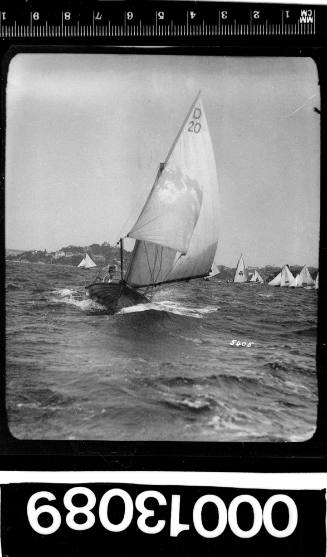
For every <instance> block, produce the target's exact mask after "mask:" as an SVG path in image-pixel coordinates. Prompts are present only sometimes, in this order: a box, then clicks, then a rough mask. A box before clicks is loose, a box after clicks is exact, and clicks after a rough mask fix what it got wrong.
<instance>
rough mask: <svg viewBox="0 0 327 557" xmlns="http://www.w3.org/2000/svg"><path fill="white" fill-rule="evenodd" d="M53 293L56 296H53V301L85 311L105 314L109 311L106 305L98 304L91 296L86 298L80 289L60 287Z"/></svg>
mask: <svg viewBox="0 0 327 557" xmlns="http://www.w3.org/2000/svg"><path fill="white" fill-rule="evenodd" d="M52 294H54V297H52V300H51V301H53V302H57V303H64V304H68V305H71V306H75V307H77V308H79V309H80V310H82V311H83V312H84V313H90V314H91V313H92V314H94V313H96V314H103V313H106V312H107V310H106V308H105V307H104V306H102V305H101V304H98V303H97V302H95V301H94V300H91V299H90V298H86V297H85V294H83V293H82V292H79V291H78V290H71V289H69V288H59V289H57V290H54V291H53V292H52Z"/></svg>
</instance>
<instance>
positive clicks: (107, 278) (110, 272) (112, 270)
mask: <svg viewBox="0 0 327 557" xmlns="http://www.w3.org/2000/svg"><path fill="white" fill-rule="evenodd" d="M115 273H116V265H108V272H107V274H106V275H105V276H104V277H103V279H102V282H112V281H113V279H114V276H115Z"/></svg>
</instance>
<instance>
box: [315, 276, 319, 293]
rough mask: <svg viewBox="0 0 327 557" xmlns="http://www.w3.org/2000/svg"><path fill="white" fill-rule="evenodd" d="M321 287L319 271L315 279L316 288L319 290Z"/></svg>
mask: <svg viewBox="0 0 327 557" xmlns="http://www.w3.org/2000/svg"><path fill="white" fill-rule="evenodd" d="M318 288H319V273H318V274H317V276H316V280H315V289H316V290H318Z"/></svg>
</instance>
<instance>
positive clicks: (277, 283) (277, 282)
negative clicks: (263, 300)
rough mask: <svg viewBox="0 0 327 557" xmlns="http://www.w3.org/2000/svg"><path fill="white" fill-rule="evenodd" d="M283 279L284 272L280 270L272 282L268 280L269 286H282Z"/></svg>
mask: <svg viewBox="0 0 327 557" xmlns="http://www.w3.org/2000/svg"><path fill="white" fill-rule="evenodd" d="M281 280H282V272H281V271H280V272H279V273H278V275H276V276H275V278H273V279H272V280H271V281H270V282H268V285H269V286H280V283H281Z"/></svg>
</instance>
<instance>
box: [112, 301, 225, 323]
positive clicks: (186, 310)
mask: <svg viewBox="0 0 327 557" xmlns="http://www.w3.org/2000/svg"><path fill="white" fill-rule="evenodd" d="M218 309H219V308H218V307H217V306H215V307H214V306H205V307H202V308H201V307H200V308H198V307H189V306H183V305H181V304H179V303H178V302H168V301H163V302H149V303H147V304H138V305H136V306H130V307H127V308H123V309H121V310H120V311H119V312H118V313H120V314H124V313H137V312H140V311H149V310H154V311H163V312H167V313H174V314H176V315H182V316H185V317H195V318H196V319H202V318H203V317H204V315H206V314H208V313H213V312H216V311H218Z"/></svg>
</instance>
